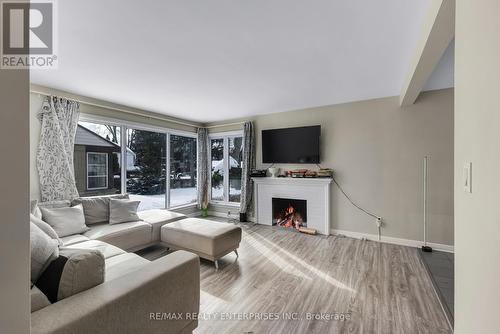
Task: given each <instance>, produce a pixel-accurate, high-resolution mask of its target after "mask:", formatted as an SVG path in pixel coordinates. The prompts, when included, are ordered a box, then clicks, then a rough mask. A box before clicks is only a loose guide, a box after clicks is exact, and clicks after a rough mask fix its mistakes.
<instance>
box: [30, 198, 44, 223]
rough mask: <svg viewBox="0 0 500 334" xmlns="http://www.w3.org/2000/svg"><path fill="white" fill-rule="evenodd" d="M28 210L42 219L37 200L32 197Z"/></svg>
mask: <svg viewBox="0 0 500 334" xmlns="http://www.w3.org/2000/svg"><path fill="white" fill-rule="evenodd" d="M30 212H31V214H32V215H34V216H35V217H37V218H40V219H42V211H40V208H39V207H38V200H36V199H34V200H32V201H31V202H30Z"/></svg>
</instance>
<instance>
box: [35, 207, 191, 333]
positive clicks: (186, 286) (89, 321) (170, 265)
mask: <svg viewBox="0 0 500 334" xmlns="http://www.w3.org/2000/svg"><path fill="white" fill-rule="evenodd" d="M102 198H106V197H101V198H100V199H102ZM44 205H45V206H47V207H54V206H70V205H71V203H70V202H58V203H48V204H40V205H39V206H42V207H43V206H44ZM84 207H85V205H84ZM103 214H105V213H104V212H103ZM138 215H139V218H140V219H142V220H141V221H135V222H126V223H121V224H114V225H110V224H108V223H107V222H96V221H98V220H99V219H92V217H86V220H87V219H88V220H91V221H92V222H90V223H89V222H86V223H87V225H88V227H89V228H90V229H89V230H88V231H86V232H85V233H82V234H74V235H69V236H65V237H63V238H61V241H62V246H61V247H63V248H66V249H72V248H74V249H94V250H99V251H100V252H101V253H102V254H103V256H104V261H105V275H104V282H103V283H102V284H99V285H97V286H95V287H92V288H90V289H88V290H85V291H83V292H79V293H77V294H75V295H72V296H70V297H68V298H65V299H62V300H59V301H57V302H55V303H52V304H50V303H47V299H46V298H44V297H45V296H44V294H43V293H41V292H40V290H38V289H37V288H36V286H35V287H33V288H32V289H31V297H32V314H31V330H32V333H35V334H42V333H43V334H45V333H47V334H48V333H53V334H55V333H61V334H62V333H65V334H66V333H75V334H76V333H93V334H99V333H103V334H104V333H106V334H108V333H191V332H192V331H193V330H194V329H195V328H196V326H197V320H196V317H194V316H184V317H183V318H182V319H176V320H172V319H170V320H167V317H165V316H164V315H166V314H168V313H172V314H174V313H176V314H183V315H195V314H196V313H197V312H199V299H200V281H199V280H200V264H199V257H198V256H197V255H195V254H193V253H190V252H186V251H177V252H174V253H171V254H169V255H167V256H164V257H162V258H160V259H158V260H155V261H152V262H150V261H148V260H146V259H144V258H142V257H140V256H138V255H136V254H134V253H132V252H134V251H137V250H139V249H142V248H145V247H148V246H151V245H153V244H156V243H159V242H160V233H161V227H162V226H163V225H165V224H169V223H172V222H174V221H177V220H180V219H184V218H185V217H186V216H185V215H182V214H179V213H175V212H171V211H167V210H149V211H143V212H139V213H138ZM158 314H160V315H161V316H160V317H158Z"/></svg>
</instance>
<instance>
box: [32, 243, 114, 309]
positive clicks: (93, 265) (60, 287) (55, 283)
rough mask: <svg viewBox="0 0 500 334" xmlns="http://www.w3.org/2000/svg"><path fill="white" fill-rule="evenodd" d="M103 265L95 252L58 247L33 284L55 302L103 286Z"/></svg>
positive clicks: (100, 257)
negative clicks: (57, 250)
mask: <svg viewBox="0 0 500 334" xmlns="http://www.w3.org/2000/svg"><path fill="white" fill-rule="evenodd" d="M104 266H105V261H104V255H103V254H102V253H101V252H100V251H99V250H97V249H78V248H61V251H60V254H59V257H58V258H57V259H56V260H55V261H52V262H51V263H50V265H49V266H48V267H47V269H46V270H45V271H44V272H43V274H42V275H41V276H40V278H39V279H38V280H37V281H36V283H35V285H36V286H37V287H38V288H39V289H40V290H41V291H42V292H43V293H44V294H45V295H46V296H47V298H48V299H49V301H50V302H51V303H55V302H56V301H58V300H61V299H64V298H68V297H70V296H73V295H75V294H77V293H79V292H82V291H85V290H88V289H90V288H93V287H95V286H97V285H99V284H101V283H103V282H104Z"/></svg>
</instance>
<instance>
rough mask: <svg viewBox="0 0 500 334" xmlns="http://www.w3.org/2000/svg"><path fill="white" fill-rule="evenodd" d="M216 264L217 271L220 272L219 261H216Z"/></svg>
mask: <svg viewBox="0 0 500 334" xmlns="http://www.w3.org/2000/svg"><path fill="white" fill-rule="evenodd" d="M214 264H215V270H219V261H217V260H215V261H214Z"/></svg>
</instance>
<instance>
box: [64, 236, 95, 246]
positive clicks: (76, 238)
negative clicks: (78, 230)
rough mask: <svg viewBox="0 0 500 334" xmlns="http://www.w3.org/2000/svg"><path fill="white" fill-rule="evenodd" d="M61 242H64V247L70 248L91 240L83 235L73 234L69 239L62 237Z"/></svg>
mask: <svg viewBox="0 0 500 334" xmlns="http://www.w3.org/2000/svg"><path fill="white" fill-rule="evenodd" d="M61 240H62V242H63V246H70V245H73V244H76V243H79V242H83V241H87V240H90V239H89V238H87V237H86V236H84V235H81V234H73V235H68V236H67V237H62V238H61Z"/></svg>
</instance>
